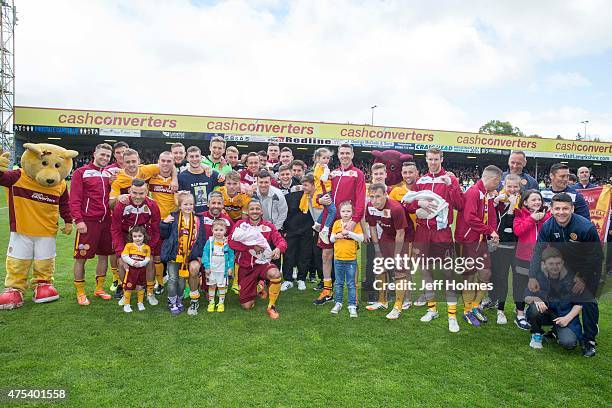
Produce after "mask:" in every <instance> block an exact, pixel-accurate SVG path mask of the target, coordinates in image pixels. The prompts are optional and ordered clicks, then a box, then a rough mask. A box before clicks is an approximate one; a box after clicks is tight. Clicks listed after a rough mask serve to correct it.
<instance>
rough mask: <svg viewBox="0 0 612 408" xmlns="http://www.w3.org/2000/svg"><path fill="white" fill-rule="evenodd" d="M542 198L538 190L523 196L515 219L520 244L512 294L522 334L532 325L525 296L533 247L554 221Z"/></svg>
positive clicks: (517, 245) (515, 229)
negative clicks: (545, 226)
mask: <svg viewBox="0 0 612 408" xmlns="http://www.w3.org/2000/svg"><path fill="white" fill-rule="evenodd" d="M543 202H544V201H543V199H542V194H541V193H540V192H539V191H538V190H527V191H525V192H524V193H523V196H522V197H521V201H520V203H519V209H518V210H517V211H516V213H515V215H514V224H513V227H514V234H515V235H516V238H517V244H516V260H515V263H516V267H515V273H513V274H512V293H513V297H514V302H515V305H516V319H515V320H514V323H515V324H516V326H517V327H518V328H519V329H521V330H529V329H530V325H529V322H527V318H526V317H525V302H524V293H525V288H526V287H527V282H528V281H529V264H530V262H531V255H532V254H533V247H534V245H535V243H536V240H537V238H538V232H539V231H540V230H541V229H542V225H543V224H544V222H546V220H548V219H549V218H550V213H549V212H546V208H545V207H544V204H543Z"/></svg>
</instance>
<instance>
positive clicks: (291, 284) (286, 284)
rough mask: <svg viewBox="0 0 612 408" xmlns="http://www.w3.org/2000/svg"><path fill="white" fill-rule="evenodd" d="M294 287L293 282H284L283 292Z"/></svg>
mask: <svg viewBox="0 0 612 408" xmlns="http://www.w3.org/2000/svg"><path fill="white" fill-rule="evenodd" d="M292 287H293V282H291V281H284V282H283V283H282V285H281V292H284V291H286V290H287V289H291V288H292Z"/></svg>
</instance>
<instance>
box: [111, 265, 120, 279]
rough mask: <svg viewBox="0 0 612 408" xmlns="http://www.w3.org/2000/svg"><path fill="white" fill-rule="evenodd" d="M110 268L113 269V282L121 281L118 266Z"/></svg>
mask: <svg viewBox="0 0 612 408" xmlns="http://www.w3.org/2000/svg"><path fill="white" fill-rule="evenodd" d="M110 270H111V273H112V274H113V282H114V281H118V282H121V278H120V277H119V273H118V272H117V268H113V267H112V266H111V268H110Z"/></svg>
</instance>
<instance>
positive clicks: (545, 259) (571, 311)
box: [525, 247, 589, 350]
mask: <svg viewBox="0 0 612 408" xmlns="http://www.w3.org/2000/svg"><path fill="white" fill-rule="evenodd" d="M540 268H541V271H540V273H539V274H538V276H537V280H538V283H539V285H540V290H539V291H537V292H531V291H530V290H529V289H527V290H526V291H525V302H526V303H528V304H529V308H528V309H527V319H528V320H529V323H530V324H531V341H530V343H529V346H530V347H531V348H534V349H541V348H542V336H543V331H542V326H548V325H552V326H553V330H554V336H555V337H556V338H557V342H558V343H559V345H561V347H563V348H564V349H566V350H571V349H573V348H574V347H576V345H577V344H578V342H580V341H581V340H582V327H581V325H580V320H579V318H578V315H579V314H580V311H581V310H582V305H581V302H579V301H580V300H584V299H585V298H587V297H588V296H589V295H588V294H585V293H584V292H583V294H582V295H579V297H580V299H578V298H577V297H578V295H575V294H574V293H572V288H573V287H574V278H575V276H574V275H573V274H572V273H571V272H570V271H568V270H567V269H566V268H565V263H564V262H563V257H562V255H561V252H559V250H558V249H557V248H554V247H548V248H546V249H545V250H544V251H542V261H541V262H540Z"/></svg>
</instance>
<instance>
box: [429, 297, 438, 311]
mask: <svg viewBox="0 0 612 408" xmlns="http://www.w3.org/2000/svg"><path fill="white" fill-rule="evenodd" d="M436 305H437V304H436V301H435V300H428V301H427V310H431V311H432V312H435V311H437V307H436Z"/></svg>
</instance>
